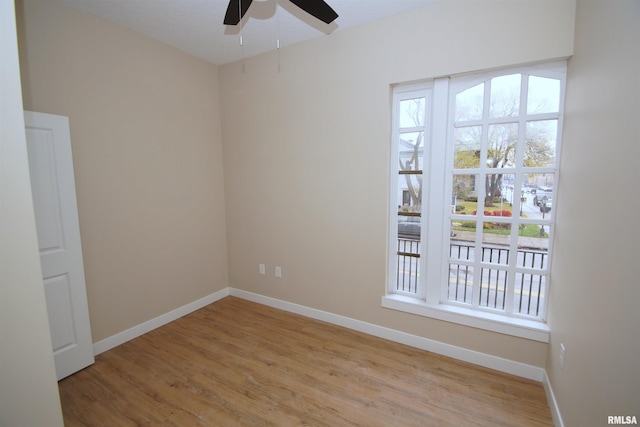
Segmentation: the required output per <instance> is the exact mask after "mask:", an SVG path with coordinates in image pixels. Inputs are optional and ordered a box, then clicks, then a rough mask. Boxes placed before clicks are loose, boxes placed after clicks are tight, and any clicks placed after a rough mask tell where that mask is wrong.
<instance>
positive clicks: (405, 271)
mask: <svg viewBox="0 0 640 427" xmlns="http://www.w3.org/2000/svg"><path fill="white" fill-rule="evenodd" d="M396 268H397V277H396V290H398V291H403V292H411V293H416V292H417V289H418V281H419V280H420V241H418V240H412V239H405V238H402V237H400V236H398V252H397V259H396Z"/></svg>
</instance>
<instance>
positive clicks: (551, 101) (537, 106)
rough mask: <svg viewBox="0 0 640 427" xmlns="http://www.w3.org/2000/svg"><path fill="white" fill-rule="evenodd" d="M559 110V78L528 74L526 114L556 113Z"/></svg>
mask: <svg viewBox="0 0 640 427" xmlns="http://www.w3.org/2000/svg"><path fill="white" fill-rule="evenodd" d="M559 110H560V80H557V79H548V78H545V77H537V76H529V95H528V97H527V114H539V113H557V112H558V111H559Z"/></svg>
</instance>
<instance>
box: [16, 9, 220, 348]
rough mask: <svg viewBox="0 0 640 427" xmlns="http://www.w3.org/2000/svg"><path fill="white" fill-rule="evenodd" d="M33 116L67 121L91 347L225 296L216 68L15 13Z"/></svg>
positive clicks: (127, 39)
mask: <svg viewBox="0 0 640 427" xmlns="http://www.w3.org/2000/svg"><path fill="white" fill-rule="evenodd" d="M17 5H18V25H19V41H20V55H21V67H22V79H23V96H24V104H25V109H28V110H34V111H40V112H45V113H51V114H59V115H64V116H68V117H69V118H70V126H71V142H72V147H73V155H74V168H75V173H76V186H77V193H78V194H77V197H78V210H79V216H80V230H81V234H82V245H83V252H84V263H85V272H86V282H87V292H88V298H89V311H90V316H91V326H92V332H93V340H94V342H96V341H100V340H102V339H104V338H107V337H109V336H112V335H113V334H115V333H118V332H121V331H123V330H126V329H128V328H130V327H132V326H135V325H138V324H140V323H142V322H144V321H146V320H149V319H151V318H153V317H156V316H159V315H161V314H164V313H166V312H168V311H170V310H172V309H175V308H177V307H180V306H182V305H184V304H187V303H190V302H192V301H194V300H196V299H198V298H201V297H204V296H206V295H209V294H211V293H213V292H215V291H217V290H220V289H223V288H225V287H226V286H227V284H228V283H227V259H226V236H225V217H224V216H225V210H224V193H223V191H224V188H223V183H222V180H223V172H222V150H221V135H220V114H219V107H220V103H219V99H218V98H219V95H218V74H217V73H218V72H217V68H216V67H215V66H213V65H211V64H208V63H206V62H204V61H201V60H198V59H196V58H193V57H191V56H189V55H187V54H185V53H183V52H180V51H178V50H176V49H174V48H171V47H168V46H166V45H163V44H160V43H158V42H155V41H152V40H150V39H148V38H145V37H143V36H141V35H139V34H137V33H134V32H132V31H129V30H126V29H124V28H122V27H119V26H117V25H115V24H112V23H110V22H108V21H105V20H103V19H100V18H97V17H94V16H92V15H89V14H86V13H83V12H79V11H76V10H74V9H71V8H69V7H66V6H64V5H61V4H58V3H57V2H55V1H53V0H24V1H18V3H17Z"/></svg>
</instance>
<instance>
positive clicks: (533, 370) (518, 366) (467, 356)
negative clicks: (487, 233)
mask: <svg viewBox="0 0 640 427" xmlns="http://www.w3.org/2000/svg"><path fill="white" fill-rule="evenodd" d="M229 295H231V296H234V297H238V298H242V299H245V300H248V301H253V302H256V303H259V304H263V305H267V306H269V307H274V308H277V309H280V310H284V311H288V312H291V313H296V314H300V315H302V316H306V317H310V318H312V319H316V320H321V321H324V322H327V323H332V324H334V325H338V326H342V327H345V328H348V329H353V330H355V331H359V332H363V333H365V334H369V335H373V336H376V337H379V338H384V339H387V340H390V341H394V342H397V343H400V344H405V345H409V346H411V347H415V348H419V349H422V350H426V351H430V352H432V353H437V354H440V355H443V356H447V357H452V358H454V359H458V360H462V361H464V362H469V363H473V364H476V365H480V366H483V367H485V368H490V369H495V370H497V371H500V372H504V373H507V374H512V375H516V376H519V377H522V378H527V379H530V380H534V381H539V382H541V381H542V380H543V377H544V375H545V371H544V369H543V368H540V367H537V366H532V365H527V364H524V363H520V362H516V361H513V360H508V359H503V358H501V357H497V356H492V355H490V354H485V353H480V352H477V351H473V350H468V349H466V348H462V347H457V346H454V345H451V344H446V343H443V342H440V341H435V340H431V339H428V338H424V337H419V336H416V335H411V334H407V333H405V332H400V331H397V330H394V329H389V328H385V327H383V326H378V325H374V324H371V323H367V322H363V321H360V320H356V319H352V318H349V317H345V316H341V315H338V314H334V313H329V312H326V311H322V310H317V309H315V308H310V307H306V306H303V305H299V304H294V303H291V302H287V301H283V300H279V299H276V298H271V297H267V296H264V295H259V294H255V293H252V292H247V291H243V290H240V289H234V288H229Z"/></svg>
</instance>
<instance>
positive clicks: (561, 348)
mask: <svg viewBox="0 0 640 427" xmlns="http://www.w3.org/2000/svg"><path fill="white" fill-rule="evenodd" d="M562 368H564V343H560V369H562Z"/></svg>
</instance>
